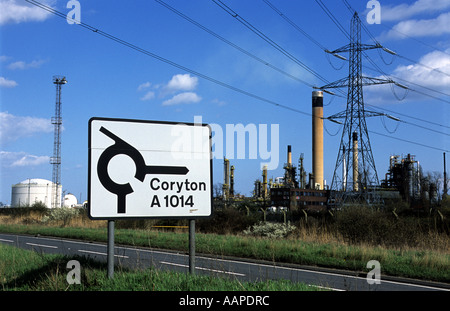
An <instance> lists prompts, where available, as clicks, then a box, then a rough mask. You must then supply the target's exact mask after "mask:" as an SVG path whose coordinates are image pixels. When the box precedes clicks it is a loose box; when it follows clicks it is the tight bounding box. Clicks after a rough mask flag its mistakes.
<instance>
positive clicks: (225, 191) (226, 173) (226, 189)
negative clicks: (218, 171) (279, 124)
mask: <svg viewBox="0 0 450 311" xmlns="http://www.w3.org/2000/svg"><path fill="white" fill-rule="evenodd" d="M229 193H230V161H229V160H228V159H227V158H223V186H222V195H223V198H224V199H228V196H229Z"/></svg>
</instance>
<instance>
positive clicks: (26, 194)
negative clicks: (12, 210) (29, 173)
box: [11, 178, 62, 207]
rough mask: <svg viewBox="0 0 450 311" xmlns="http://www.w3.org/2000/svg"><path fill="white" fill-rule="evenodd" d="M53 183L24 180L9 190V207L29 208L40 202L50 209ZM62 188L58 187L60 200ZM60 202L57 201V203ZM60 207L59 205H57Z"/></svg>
mask: <svg viewBox="0 0 450 311" xmlns="http://www.w3.org/2000/svg"><path fill="white" fill-rule="evenodd" d="M52 186H53V183H52V182H51V181H50V180H46V179H40V178H31V179H26V180H24V181H22V182H20V183H18V184H15V185H13V186H12V187H11V188H12V189H11V206H12V207H21V206H31V205H33V204H34V203H37V202H42V203H44V204H45V205H46V206H47V207H51V205H52V204H51V202H52V188H53V187H52ZM61 194H62V186H61V185H59V186H58V197H59V198H61ZM59 201H60V200H58V202H59ZM58 207H61V204H59V205H58Z"/></svg>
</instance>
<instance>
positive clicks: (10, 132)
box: [0, 112, 53, 143]
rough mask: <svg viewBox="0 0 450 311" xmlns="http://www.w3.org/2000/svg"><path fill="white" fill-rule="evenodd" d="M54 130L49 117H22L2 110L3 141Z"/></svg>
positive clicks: (0, 135)
mask: <svg viewBox="0 0 450 311" xmlns="http://www.w3.org/2000/svg"><path fill="white" fill-rule="evenodd" d="M52 131H53V126H52V124H51V122H50V120H49V119H44V118H35V117H21V116H15V115H12V114H9V113H8V112H0V142H2V143H5V142H11V141H15V140H18V139H19V138H23V137H30V136H32V135H34V134H38V133H50V132H52Z"/></svg>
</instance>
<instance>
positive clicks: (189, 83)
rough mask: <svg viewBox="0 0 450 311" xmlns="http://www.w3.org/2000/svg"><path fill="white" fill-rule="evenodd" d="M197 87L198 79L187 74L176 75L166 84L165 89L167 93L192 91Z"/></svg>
mask: <svg viewBox="0 0 450 311" xmlns="http://www.w3.org/2000/svg"><path fill="white" fill-rule="evenodd" d="M197 85H198V78H197V77H191V76H190V75H189V74H177V75H174V76H173V77H172V79H171V80H170V81H169V83H167V85H166V86H165V89H166V90H167V91H169V92H177V91H192V90H194V89H195V88H196V87H197Z"/></svg>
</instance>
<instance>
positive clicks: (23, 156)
mask: <svg viewBox="0 0 450 311" xmlns="http://www.w3.org/2000/svg"><path fill="white" fill-rule="evenodd" d="M0 161H1V162H2V166H4V167H23V166H37V165H41V164H48V163H49V161H50V157H49V156H36V155H32V154H27V153H26V152H23V151H21V152H9V151H0Z"/></svg>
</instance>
